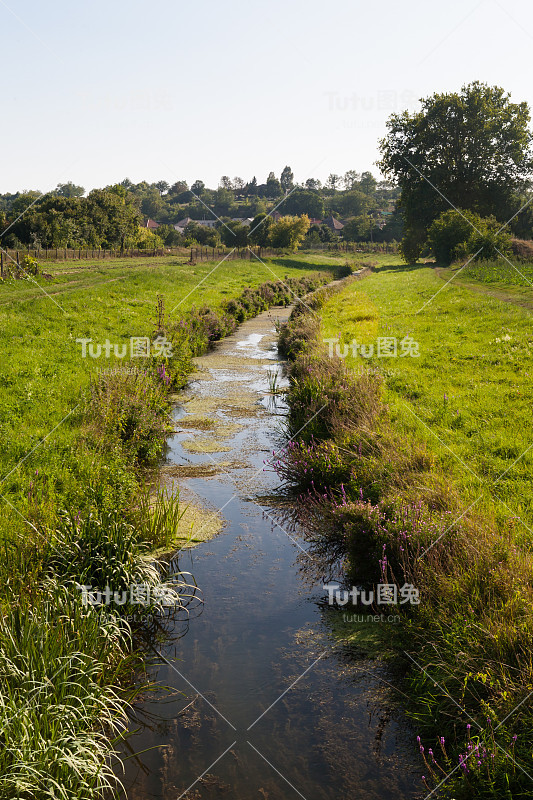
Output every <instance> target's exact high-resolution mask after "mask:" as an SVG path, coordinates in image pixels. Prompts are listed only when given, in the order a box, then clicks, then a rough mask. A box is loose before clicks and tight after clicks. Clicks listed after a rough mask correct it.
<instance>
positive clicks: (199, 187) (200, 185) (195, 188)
mask: <svg viewBox="0 0 533 800" xmlns="http://www.w3.org/2000/svg"><path fill="white" fill-rule="evenodd" d="M191 192H194V194H196V195H198V197H200V196H201V195H203V193H204V192H205V183H204V182H203V181H200V180H196V181H195V182H194V183H193V185H192V186H191Z"/></svg>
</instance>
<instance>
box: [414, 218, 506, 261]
mask: <svg viewBox="0 0 533 800" xmlns="http://www.w3.org/2000/svg"><path fill="white" fill-rule="evenodd" d="M428 244H429V246H430V247H431V250H432V252H433V255H434V256H435V258H436V260H437V262H438V263H441V264H451V263H452V261H455V260H457V259H467V258H470V257H472V256H474V257H475V258H476V259H490V258H498V255H499V253H498V251H499V252H500V253H504V254H509V253H510V252H511V235H510V232H509V231H508V230H504V231H502V230H501V225H500V223H499V222H498V221H497V220H496V218H495V217H489V218H483V217H480V216H479V214H475V213H474V212H472V211H455V210H454V209H450V210H449V211H444V212H443V213H442V214H440V216H438V217H437V219H436V220H434V221H433V222H432V223H431V225H430V227H429V231H428Z"/></svg>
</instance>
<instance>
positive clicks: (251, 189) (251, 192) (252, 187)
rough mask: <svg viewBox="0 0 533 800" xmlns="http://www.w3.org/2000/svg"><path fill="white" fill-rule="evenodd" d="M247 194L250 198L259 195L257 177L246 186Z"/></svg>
mask: <svg viewBox="0 0 533 800" xmlns="http://www.w3.org/2000/svg"><path fill="white" fill-rule="evenodd" d="M245 194H247V195H248V196H249V197H254V196H255V195H256V194H257V178H256V177H255V175H254V177H253V178H252V180H251V181H250V183H248V184H247V185H246V189H245Z"/></svg>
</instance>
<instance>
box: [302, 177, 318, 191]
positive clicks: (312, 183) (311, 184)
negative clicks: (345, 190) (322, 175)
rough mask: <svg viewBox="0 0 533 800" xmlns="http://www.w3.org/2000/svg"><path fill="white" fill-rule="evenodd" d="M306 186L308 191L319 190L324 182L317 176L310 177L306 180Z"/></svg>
mask: <svg viewBox="0 0 533 800" xmlns="http://www.w3.org/2000/svg"><path fill="white" fill-rule="evenodd" d="M305 188H306V189H307V191H308V192H319V191H320V189H321V188H322V184H321V183H320V181H319V180H318V179H317V178H308V179H307V180H306V182H305Z"/></svg>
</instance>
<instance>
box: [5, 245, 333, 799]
mask: <svg viewBox="0 0 533 800" xmlns="http://www.w3.org/2000/svg"><path fill="white" fill-rule="evenodd" d="M280 261H282V259H280ZM317 266H319V265H318V264H317ZM246 268H247V269H249V265H247V267H246ZM238 269H240V270H241V271H242V267H239V268H238ZM302 270H307V273H308V274H304V275H302ZM288 271H289V272H290V273H291V274H290V275H287V274H286V275H285V279H284V280H283V281H278V280H275V281H268V282H266V283H262V284H259V281H258V280H257V278H255V280H254V282H253V283H255V287H254V286H252V287H249V286H248V287H246V288H244V290H242V291H241V292H240V293H239V292H235V294H234V297H235V299H229V300H226V301H223V292H222V291H220V292H219V294H218V296H216V302H212V303H211V304H210V306H209V307H208V306H206V305H202V306H200V307H192V306H190V305H189V307H188V308H187V309H184V311H183V312H182V313H181V314H180V316H179V317H177V318H175V319H174V320H173V321H172V322H169V321H168V319H167V315H165V309H164V304H163V301H162V299H161V298H160V299H159V301H158V308H157V313H156V323H155V328H154V330H153V331H151V333H152V334H153V336H154V337H157V336H162V335H164V337H165V338H166V340H168V341H169V342H171V344H172V348H171V354H170V353H169V354H168V355H164V354H163V355H161V356H157V357H155V356H153V355H152V356H150V358H149V359H145V360H144V362H143V369H142V370H141V369H138V368H137V366H134V365H133V364H132V362H131V361H126V362H125V361H122V362H121V361H120V360H118V359H115V360H114V361H111V362H109V361H108V362H107V364H108V365H109V363H111V364H112V368H110V369H107V370H102V371H100V372H98V373H96V374H95V375H92V376H91V379H90V382H89V385H88V386H87V384H86V383H85V389H84V381H83V378H82V377H80V375H79V374H76V370H77V369H78V370H79V364H80V361H81V356H80V355H79V353H77V352H76V351H75V350H74V348H73V346H72V345H73V343H72V342H69V343H68V347H67V348H65V347H64V346H63V345H62V343H61V342H57V349H56V352H55V353H54V358H48V360H46V359H45V361H44V365H43V362H42V360H41V359H40V358H39V356H40V351H38V350H37V349H35V347H34V340H36V339H38V338H39V336H40V335H41V334H40V328H41V327H42V326H43V325H46V324H47V321H46V317H45V316H44V315H43V316H39V314H36V315H34V316H33V317H32V316H30V315H28V318H27V319H26V320H25V321H24V322H25V324H26V326H27V329H23V328H22V320H21V318H23V317H24V316H25V313H26V312H23V311H21V310H20V307H19V309H17V312H16V313H14V314H13V316H14V317H15V318H16V319H17V326H18V327H17V328H16V329H15V331H13V330H12V331H11V334H13V332H15V338H17V332H18V333H19V335H20V338H21V341H20V342H16V343H15V344H16V345H18V347H19V355H21V358H20V359H19V361H18V363H16V364H15V363H12V364H11V370H7V371H6V372H5V373H4V375H3V376H2V382H3V384H2V394H1V396H0V402H1V408H2V419H1V426H2V433H3V434H4V436H5V441H6V448H5V450H4V453H3V458H2V460H3V461H4V463H5V466H4V470H5V472H4V474H5V477H4V479H3V481H2V484H3V485H2V496H3V501H5V503H4V509H3V510H4V514H5V517H4V519H5V525H4V530H3V533H2V540H1V547H2V550H3V558H2V559H1V561H0V565H1V566H0V569H1V570H2V574H1V578H2V589H1V590H0V698H1V703H0V726H1V730H2V735H1V739H2V748H1V752H0V796H1V797H2V798H6V800H7V799H8V798H13V800H14V798H22V800H30V798H31V799H32V800H34V799H35V798H37V800H40V799H41V798H52V797H53V798H65V799H66V798H77V799H79V800H81V799H82V798H83V800H85V798H86V799H87V800H89V798H95V797H101V796H103V794H104V793H105V792H106V791H107V790H109V791H111V792H113V791H114V787H116V779H115V778H114V774H113V771H112V764H111V761H110V756H111V751H112V748H113V741H114V739H115V737H117V736H120V735H122V733H123V731H124V727H125V721H126V716H125V714H126V709H127V706H128V703H129V702H130V701H131V700H132V698H133V697H134V696H135V692H136V691H138V690H139V686H140V684H139V682H138V680H137V681H135V682H134V677H135V676H136V675H138V674H139V671H142V667H143V661H142V658H141V656H140V652H141V651H142V646H143V642H145V640H146V639H147V638H148V640H149V641H154V636H155V641H156V640H157V636H158V635H161V631H162V628H163V626H164V615H165V613H168V607H169V606H170V607H171V608H174V607H176V606H180V605H182V606H183V605H186V603H187V601H188V598H189V597H190V596H191V594H192V593H194V590H195V587H193V586H189V585H188V583H187V581H186V580H185V578H184V576H182V575H180V574H179V573H176V572H175V571H174V570H172V569H171V568H170V567H169V565H168V564H167V563H166V562H164V561H158V562H157V563H156V562H154V560H153V555H152V554H153V552H154V551H155V550H158V551H161V550H164V551H166V552H171V551H172V550H173V549H175V547H176V545H175V543H174V541H175V540H174V536H175V531H176V525H177V522H178V521H179V519H180V517H181V514H182V513H183V509H182V507H181V506H180V502H179V495H172V494H170V493H169V492H164V491H159V492H157V494H156V497H155V500H154V499H153V498H152V500H151V499H150V488H149V487H145V488H143V487H144V485H145V484H146V482H147V481H148V479H149V474H148V472H147V470H149V469H153V468H154V467H155V466H156V465H157V463H158V459H159V458H160V456H161V454H162V453H163V451H164V446H165V440H166V438H167V437H168V435H169V434H170V433H171V431H172V430H173V424H172V421H171V418H170V416H169V412H170V410H171V400H170V396H171V392H172V391H174V390H175V389H177V388H179V387H181V386H183V385H184V383H185V382H186V379H187V375H188V374H189V372H190V370H191V367H192V358H193V357H194V356H196V355H199V354H201V353H202V352H205V351H206V350H207V348H208V347H209V346H210V344H211V342H213V341H216V340H218V339H220V338H222V337H223V336H226V335H227V334H228V333H231V332H232V331H233V330H235V328H236V326H237V324H238V323H239V322H240V321H242V320H243V319H246V318H249V317H252V316H254V315H255V314H257V313H259V312H260V311H262V310H264V309H267V308H269V307H270V306H272V305H288V304H290V303H291V302H293V299H294V296H295V295H296V296H301V295H303V294H306V293H307V292H309V291H311V290H313V289H316V288H317V287H318V286H319V285H320V284H321V283H324V282H326V281H327V280H329V279H330V278H331V274H330V273H329V272H328V271H327V270H323V271H322V272H321V273H316V272H315V273H313V274H309V272H310V271H309V269H308V264H307V263H306V262H305V261H300V262H293V263H292V264H291V265H290V266H289V267H288ZM234 272H235V268H234ZM298 273H299V274H298ZM232 280H234V278H233V279H232ZM241 280H242V278H241ZM246 282H247V281H246V279H245V283H246ZM40 302H43V303H46V302H48V301H47V300H46V299H45V300H43V301H40ZM76 302H77V301H75V302H74V306H76ZM50 305H51V304H50ZM86 306H87V300H85V305H84V304H83V303H81V304H80V308H81V312H82V313H85V312H87V311H88V309H87V307H86ZM45 308H46V313H49V312H50V309H48V307H45ZM89 309H90V311H92V312H93V313H94V312H96V313H98V311H97V309H98V306H97V305H96V306H95V305H94V303H93V304H92V305H91V304H89ZM34 310H35V309H34ZM4 316H5V317H6V318H7V317H8V316H9V312H5V313H4ZM141 319H142V317H141ZM80 322H81V324H83V318H82V316H81V315H80V316H79V318H78V320H77V324H78V326H80ZM147 325H148V323H147V320H146V319H144V330H146V327H147ZM128 327H129V326H128ZM102 329H103V330H104V331H106V330H109V320H104V323H103V328H102V327H101V330H102ZM127 331H128V333H129V335H131V331H132V329H131V328H129V330H128V328H127ZM91 333H92V331H91ZM136 333H137V331H136ZM70 338H71V339H72V334H71V337H70ZM28 341H29V343H30V347H29V348H28V347H26V348H25V349H24V347H23V344H24V343H26V344H27V342H28ZM68 370H70V372H71V374H68ZM22 373H25V374H24V375H22ZM59 374H64V375H65V382H64V385H63V386H62V387H59V389H61V388H62V389H63V390H64V389H67V395H68V396H70V394H71V388H72V386H73V385H75V386H78V387H80V388H81V389H82V391H83V390H84V391H83V394H82V397H81V399H80V400H79V402H78V405H76V406H75V407H74V409H73V410H72V412H71V413H70V414H69V415H67V416H68V419H67V418H65V420H64V422H63V424H62V425H61V423H59V425H60V427H59V425H56V428H57V429H58V432H59V436H57V437H54V438H53V439H49V437H48V433H50V429H52V424H51V425H50V429H49V431H47V432H46V433H47V435H46V436H43V435H41V434H40V426H41V425H42V422H41V421H40V419H39V415H38V414H37V415H35V416H36V418H37V419H35V417H34V416H33V415H34V408H33V406H34V405H35V400H36V397H35V396H34V397H33V398H32V394H33V393H34V392H35V394H38V395H40V397H39V400H40V401H41V402H42V403H44V404H45V405H44V409H45V410H44V415H45V416H46V412H47V411H48V409H49V408H50V406H52V407H54V403H55V401H56V397H57V395H56V392H57V390H58V387H56V386H55V381H53V379H54V378H55V379H57V376H58V375H59ZM21 377H22V379H23V380H24V378H25V379H26V381H25V384H24V385H23V387H22V388H23V390H24V392H23V394H24V398H23V397H22V395H21V394H20V388H21V387H20V386H19V385H18V384H17V383H16V379H17V378H18V380H19V381H20V379H21ZM73 378H74V379H73ZM44 387H50V388H49V391H50V396H49V398H47V399H46V398H45V395H44ZM36 389H37V391H35V390H36ZM41 392H42V394H41ZM47 400H48V405H46V402H47ZM41 410H42V409H41ZM13 425H17V426H18V429H19V433H20V434H22V435H20V436H19V437H18V442H16V443H15V442H14V441H13V439H12V438H10V439H8V437H9V436H10V434H11V430H12V427H13ZM54 430H55V429H54ZM106 586H109V587H111V589H112V591H113V592H114V593H115V597H114V602H113V605H112V606H111V607H110V606H105V605H103V604H102V605H93V604H92V603H91V602H87V597H85V602H84V594H83V592H82V591H81V589H80V587H86V589H85V590H84V591H85V592H86V593H89V595H90V593H95V596H96V597H97V594H96V593H97V592H98V591H100V592H101V593H102V598H103V597H104V596H105V595H104V592H105V588H106ZM137 586H142V587H144V588H145V589H146V588H147V591H148V598H144V599H143V604H142V606H141V608H142V615H139V614H138V612H139V605H138V604H136V603H135V602H134V600H133V595H132V590H133V589H134V588H135V587H137ZM89 587H90V588H89ZM110 608H112V613H108V612H109V610H110ZM154 620H155V622H154ZM158 620H159V621H158ZM150 621H151V622H152V624H151V625H150V624H149V625H147V624H146V623H147V622H150ZM135 687H137V688H135ZM106 796H109V795H106Z"/></svg>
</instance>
